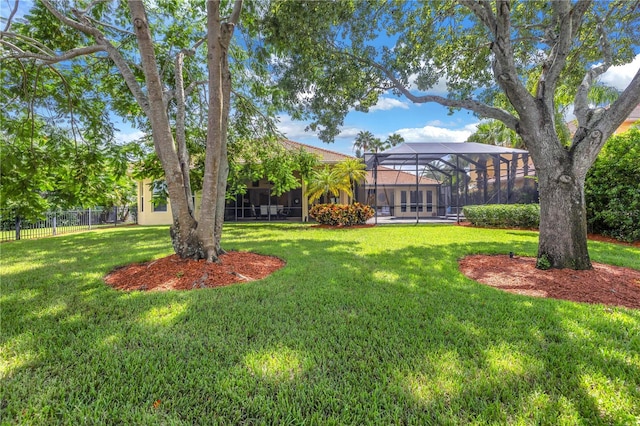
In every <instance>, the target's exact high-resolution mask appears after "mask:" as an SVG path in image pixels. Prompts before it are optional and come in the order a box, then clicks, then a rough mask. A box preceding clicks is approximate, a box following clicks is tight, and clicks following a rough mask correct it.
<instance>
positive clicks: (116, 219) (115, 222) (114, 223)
mask: <svg viewBox="0 0 640 426" xmlns="http://www.w3.org/2000/svg"><path fill="white" fill-rule="evenodd" d="M113 209H114V214H113V226H118V206H114V207H113Z"/></svg>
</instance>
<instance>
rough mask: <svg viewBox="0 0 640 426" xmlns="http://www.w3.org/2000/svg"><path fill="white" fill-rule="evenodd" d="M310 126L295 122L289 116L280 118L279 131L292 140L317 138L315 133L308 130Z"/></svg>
mask: <svg viewBox="0 0 640 426" xmlns="http://www.w3.org/2000/svg"><path fill="white" fill-rule="evenodd" d="M308 125H309V124H308V123H306V122H303V121H293V120H292V119H291V117H290V116H289V115H281V116H279V117H278V124H277V127H278V130H279V131H280V132H281V133H282V134H284V135H285V136H286V137H287V138H289V139H291V140H298V139H305V138H315V137H317V135H316V133H315V132H312V131H311V130H306V128H307V126H308Z"/></svg>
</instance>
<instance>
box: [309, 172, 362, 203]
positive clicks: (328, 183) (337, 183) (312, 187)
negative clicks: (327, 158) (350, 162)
mask: <svg viewBox="0 0 640 426" xmlns="http://www.w3.org/2000/svg"><path fill="white" fill-rule="evenodd" d="M340 191H345V192H346V193H347V194H348V195H349V196H351V185H350V184H349V181H348V180H346V179H345V177H344V175H343V174H342V173H340V172H339V171H338V170H337V168H334V169H330V168H329V166H324V167H323V168H322V169H320V170H314V171H313V172H312V173H311V176H310V177H309V180H308V182H307V196H308V197H309V202H310V203H313V202H314V201H316V200H318V199H320V197H323V196H324V197H325V201H329V200H328V198H329V194H333V196H334V197H337V196H338V195H340Z"/></svg>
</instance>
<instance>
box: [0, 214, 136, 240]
mask: <svg viewBox="0 0 640 426" xmlns="http://www.w3.org/2000/svg"><path fill="white" fill-rule="evenodd" d="M137 212H138V209H137V208H136V207H135V206H124V207H123V206H120V207H109V208H103V207H94V208H91V209H78V210H64V211H55V212H48V213H46V214H45V216H44V218H41V219H37V220H27V219H24V218H20V217H16V216H15V215H14V214H12V213H11V212H7V211H2V210H0V242H5V241H14V240H26V239H34V238H43V237H49V236H54V235H61V234H68V233H71V232H80V231H88V230H91V229H96V228H103V227H111V226H118V225H122V224H135V223H138V217H137Z"/></svg>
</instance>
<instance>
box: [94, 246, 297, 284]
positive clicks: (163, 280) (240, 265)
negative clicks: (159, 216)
mask: <svg viewBox="0 0 640 426" xmlns="http://www.w3.org/2000/svg"><path fill="white" fill-rule="evenodd" d="M284 265H285V262H284V261H283V260H282V259H278V258H277V257H273V256H263V255H260V254H256V253H248V252H240V251H231V252H228V253H226V254H223V255H221V256H220V263H212V262H205V261H204V260H190V259H181V258H180V257H178V255H175V254H173V255H171V256H168V257H164V258H162V259H157V260H153V261H151V262H146V263H136V264H133V265H127V266H124V267H122V268H118V269H116V270H114V271H113V272H111V273H110V274H109V275H107V276H106V277H105V279H104V280H105V282H106V283H107V284H108V285H110V286H111V287H113V288H115V289H118V290H146V291H164V290H193V289H198V288H211V287H222V286H226V285H230V284H236V283H243V282H248V281H254V280H259V279H262V278H264V277H266V276H268V275H270V274H271V273H273V272H275V271H277V270H278V269H280V268H282V267H283V266H284Z"/></svg>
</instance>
